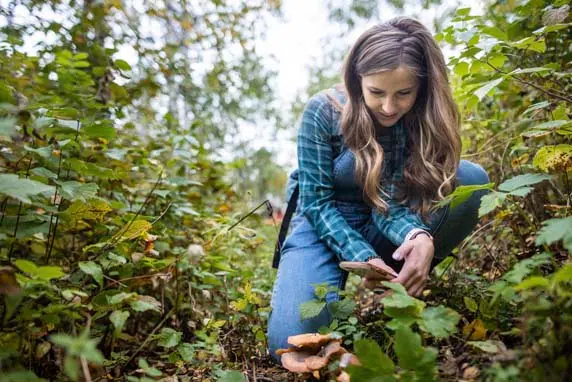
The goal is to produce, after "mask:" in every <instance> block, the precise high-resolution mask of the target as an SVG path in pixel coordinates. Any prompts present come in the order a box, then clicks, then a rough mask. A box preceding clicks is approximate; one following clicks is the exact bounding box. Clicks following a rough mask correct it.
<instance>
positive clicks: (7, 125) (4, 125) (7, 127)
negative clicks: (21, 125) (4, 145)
mask: <svg viewBox="0 0 572 382" xmlns="http://www.w3.org/2000/svg"><path fill="white" fill-rule="evenodd" d="M16 126H17V121H16V119H15V118H0V137H11V136H12V134H14V133H15V132H16V130H17V129H16Z"/></svg>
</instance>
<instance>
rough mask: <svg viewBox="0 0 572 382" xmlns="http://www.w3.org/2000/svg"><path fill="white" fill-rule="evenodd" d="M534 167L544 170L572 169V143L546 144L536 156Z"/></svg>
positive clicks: (533, 162)
mask: <svg viewBox="0 0 572 382" xmlns="http://www.w3.org/2000/svg"><path fill="white" fill-rule="evenodd" d="M532 164H533V166H534V167H537V168H539V169H541V170H543V171H547V172H550V171H561V172H564V171H566V172H568V171H572V145H565V144H562V145H556V146H544V147H542V148H541V149H540V150H538V152H537V153H536V155H535V156H534V160H533V161H532Z"/></svg>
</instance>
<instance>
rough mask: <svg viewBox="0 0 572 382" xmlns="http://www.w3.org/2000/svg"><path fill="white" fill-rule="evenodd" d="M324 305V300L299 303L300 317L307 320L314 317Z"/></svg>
mask: <svg viewBox="0 0 572 382" xmlns="http://www.w3.org/2000/svg"><path fill="white" fill-rule="evenodd" d="M325 306H326V302H325V301H318V300H309V301H306V302H303V303H302V304H300V319H301V320H307V319H309V318H313V317H316V316H317V315H318V314H320V312H321V311H322V309H324V307H325Z"/></svg>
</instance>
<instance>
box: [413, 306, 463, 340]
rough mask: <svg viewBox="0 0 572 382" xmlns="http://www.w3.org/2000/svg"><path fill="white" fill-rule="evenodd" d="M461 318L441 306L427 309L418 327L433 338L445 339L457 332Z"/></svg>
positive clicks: (451, 310)
mask: <svg viewBox="0 0 572 382" xmlns="http://www.w3.org/2000/svg"><path fill="white" fill-rule="evenodd" d="M460 318H461V316H460V315H459V313H457V312H455V311H454V310H453V309H450V308H447V307H445V306H443V305H439V306H437V307H429V308H426V309H425V310H424V311H423V314H422V315H421V320H419V327H420V328H421V330H423V331H425V332H427V333H429V334H431V335H432V336H433V337H437V338H445V337H448V336H449V335H451V334H453V333H455V332H456V331H457V324H458V323H459V320H460Z"/></svg>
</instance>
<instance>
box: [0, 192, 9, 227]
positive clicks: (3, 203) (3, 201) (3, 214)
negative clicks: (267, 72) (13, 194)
mask: <svg viewBox="0 0 572 382" xmlns="http://www.w3.org/2000/svg"><path fill="white" fill-rule="evenodd" d="M6 208H8V198H7V197H6V198H4V199H3V200H2V207H1V208H0V209H1V210H2V217H0V227H1V226H2V223H3V222H4V216H5V215H6Z"/></svg>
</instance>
